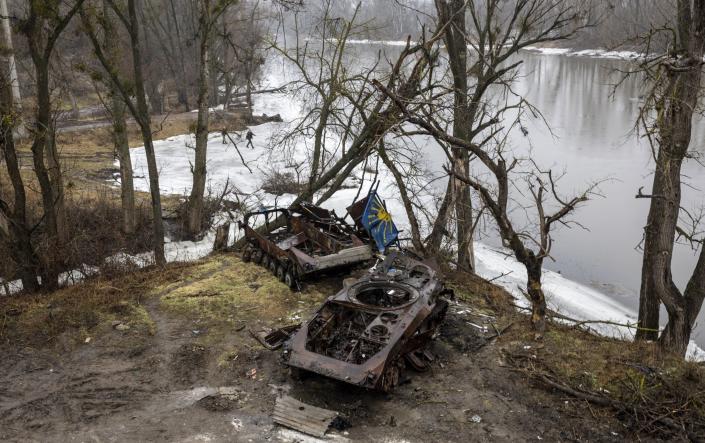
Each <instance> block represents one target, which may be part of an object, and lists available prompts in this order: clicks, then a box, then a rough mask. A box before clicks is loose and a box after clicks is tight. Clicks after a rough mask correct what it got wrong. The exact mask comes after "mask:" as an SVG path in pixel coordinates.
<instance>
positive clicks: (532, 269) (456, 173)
mask: <svg viewBox="0 0 705 443" xmlns="http://www.w3.org/2000/svg"><path fill="white" fill-rule="evenodd" d="M436 7H437V10H438V16H439V17H438V18H439V25H438V29H442V30H443V33H444V42H445V44H446V49H447V51H448V57H449V61H448V64H449V66H450V71H451V79H452V85H451V87H449V88H447V87H446V86H445V84H444V83H443V81H442V79H443V77H441V81H439V80H437V79H436V80H434V79H433V78H431V79H429V80H428V84H427V86H426V87H425V89H424V91H423V93H422V94H421V96H420V98H419V99H417V100H416V101H411V102H409V101H408V100H404V99H402V98H401V97H397V96H395V95H394V94H393V93H390V92H389V91H387V90H386V89H385V88H384V87H381V85H380V90H381V91H382V92H384V93H385V94H387V95H388V96H390V97H391V98H393V99H394V101H395V103H396V104H397V106H398V107H399V108H400V109H401V110H402V111H403V114H404V115H405V120H406V121H407V122H409V123H412V124H413V125H415V126H416V127H417V128H418V129H417V130H415V131H408V130H407V131H406V133H407V134H414V135H418V134H425V135H431V136H433V137H434V138H436V140H438V141H439V143H440V145H441V147H447V148H446V149H445V153H446V156H447V158H448V160H449V163H450V167H448V168H447V170H448V172H449V180H450V182H449V184H448V187H447V192H446V195H445V198H444V201H443V202H442V204H441V206H440V210H439V215H438V217H437V218H436V220H435V222H434V226H433V230H432V233H431V235H430V236H429V237H428V238H427V241H426V245H424V247H425V249H426V250H427V251H430V252H435V251H437V250H438V247H439V245H440V239H441V238H442V235H441V233H442V231H443V227H444V226H445V223H446V220H447V215H448V211H449V210H450V209H451V208H452V207H453V206H455V209H456V216H458V214H460V216H458V217H459V218H461V220H459V223H460V224H461V225H462V226H461V227H459V228H458V235H459V238H458V243H459V245H461V246H462V245H463V242H465V241H466V240H467V241H471V239H467V238H465V236H466V235H468V233H470V234H471V233H472V231H473V230H474V226H475V223H476V221H475V220H476V219H473V218H472V216H471V215H470V214H471V213H470V211H469V201H463V202H458V201H457V199H469V198H470V193H469V191H468V190H467V189H464V188H465V186H462V185H467V186H470V187H471V188H473V189H474V190H475V191H476V192H477V193H478V194H479V196H480V199H481V200H482V203H483V204H484V206H485V207H486V208H487V210H488V211H489V213H490V214H491V215H492V217H493V219H494V220H495V222H496V224H497V227H498V231H499V234H500V237H501V238H502V240H503V243H504V244H505V246H507V247H509V248H510V250H511V251H512V253H513V255H514V256H515V258H516V259H517V260H518V261H519V262H520V263H522V264H523V265H524V266H525V268H526V270H527V274H528V280H527V286H526V292H527V295H528V296H529V299H530V300H531V303H532V306H533V312H532V323H533V324H534V327H535V329H536V331H537V335H539V336H540V335H542V333H543V331H544V328H545V313H546V301H545V297H544V293H543V290H542V287H541V271H542V267H543V260H544V258H546V257H548V256H549V253H550V248H551V244H552V242H551V236H550V233H551V228H552V227H553V225H555V224H556V223H565V220H564V219H565V217H566V216H568V215H569V214H571V213H572V212H573V211H574V210H575V208H576V207H577V206H578V205H579V204H580V203H582V202H584V201H586V200H587V198H588V195H589V194H590V193H591V192H592V189H593V188H592V187H590V188H589V189H588V190H587V191H586V192H584V193H581V194H580V195H578V196H577V197H574V198H569V199H563V198H561V197H560V196H559V194H558V192H557V191H556V188H555V182H554V181H553V179H552V176H551V173H550V171H541V170H540V169H539V168H538V167H533V168H529V169H523V170H522V172H521V174H520V175H519V177H523V178H524V182H525V183H526V184H527V187H528V193H529V194H530V195H532V197H533V198H532V207H534V208H535V210H536V213H537V214H538V217H537V220H536V223H534V226H535V229H534V230H533V231H531V230H526V229H519V228H517V227H516V226H515V225H516V223H515V222H513V221H512V219H511V218H510V217H509V213H510V210H511V207H510V201H511V200H512V198H511V192H510V189H511V187H512V186H513V185H514V184H515V181H514V179H513V178H511V176H510V173H512V172H513V171H515V168H517V166H518V165H520V164H521V163H522V159H521V158H519V157H518V156H516V155H513V154H512V152H511V151H510V150H508V149H507V148H506V141H505V140H506V134H508V132H509V130H510V129H511V128H512V127H514V126H516V125H518V124H519V118H518V117H516V118H515V117H512V115H513V113H518V115H519V116H521V115H522V112H523V111H524V110H527V111H529V113H530V114H531V115H534V116H537V115H540V114H539V113H538V110H536V109H535V108H534V107H532V106H531V105H530V104H529V103H527V102H526V101H525V100H524V99H523V97H521V96H518V95H517V94H515V93H514V92H513V90H512V81H513V79H514V77H515V76H516V75H517V73H518V68H519V67H520V65H521V63H522V61H521V58H520V56H519V55H518V54H519V51H520V50H521V49H522V48H525V47H526V46H529V45H535V44H538V43H543V42H548V41H557V40H564V39H567V38H570V37H571V36H573V35H574V34H575V32H576V31H577V30H578V29H579V28H580V26H581V25H576V19H577V18H578V17H579V16H580V12H579V10H577V9H575V8H572V7H570V6H564V5H562V4H560V3H557V2H553V1H549V0H517V1H515V2H511V3H506V2H503V1H501V0H490V1H487V2H475V1H467V2H463V1H452V2H448V1H441V0H439V1H438V2H437V3H436ZM466 14H467V18H468V19H469V23H470V27H469V29H466V26H465V19H466ZM459 17H460V18H459ZM467 47H469V48H471V52H472V54H473V60H472V63H471V62H470V61H469V54H468V50H467ZM467 78H472V79H473V80H474V84H472V85H468V81H467ZM491 88H494V89H495V92H496V91H497V90H500V91H502V92H501V93H496V94H495V95H494V96H493V95H491V94H490V89H491ZM448 94H450V95H451V99H450V100H446V101H444V100H443V98H444V97H445V96H446V95H448ZM446 102H451V104H449V105H448V104H446ZM471 158H474V159H477V161H479V163H480V164H481V166H482V169H483V171H485V173H488V174H489V178H488V179H486V180H482V179H480V178H478V177H476V176H471V174H470V168H469V160H470V159H471ZM523 163H526V162H523ZM531 164H532V165H533V163H531ZM487 180H489V182H488V181H487ZM454 182H455V183H454ZM457 182H460V183H461V186H459V185H458V184H457ZM402 197H403V195H402ZM454 199H456V200H455V201H454ZM547 199H549V200H551V203H549V204H548V205H547V204H546V201H547ZM515 200H517V201H519V199H515ZM524 204H525V203H524ZM405 206H407V207H408V206H409V205H405ZM553 207H555V208H556V210H555V212H553V213H552V214H549V213H548V210H547V208H553ZM407 212H408V210H407ZM408 216H409V219H410V220H413V219H415V218H416V214H415V213H413V212H412V213H409V214H408ZM412 226H413V224H412ZM532 246H537V248H536V249H535V250H534V249H532ZM464 254H466V255H465V256H464V260H465V263H464V265H465V266H464V265H462V264H459V266H460V267H461V268H463V267H467V265H469V264H471V262H470V261H469V256H470V249H466V251H465V252H464ZM459 257H460V256H459Z"/></svg>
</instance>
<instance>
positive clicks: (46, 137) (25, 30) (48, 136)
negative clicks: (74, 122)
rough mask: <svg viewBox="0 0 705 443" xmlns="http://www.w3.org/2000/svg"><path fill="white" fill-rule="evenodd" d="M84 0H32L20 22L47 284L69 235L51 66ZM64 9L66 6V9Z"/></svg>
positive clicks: (51, 284)
mask: <svg viewBox="0 0 705 443" xmlns="http://www.w3.org/2000/svg"><path fill="white" fill-rule="evenodd" d="M83 2H84V0H75V1H72V2H69V4H68V6H66V7H63V3H64V2H62V1H60V0H52V1H49V2H45V1H39V0H30V1H29V2H28V5H27V15H26V17H24V18H22V19H20V23H19V26H18V28H19V30H20V32H21V33H22V34H23V35H24V36H25V38H26V40H27V43H28V47H29V53H30V55H31V59H32V64H33V66H34V76H35V82H36V99H37V108H36V113H35V116H34V124H33V128H32V136H33V142H32V158H33V161H34V172H35V173H36V175H37V180H38V181H39V187H40V190H41V194H42V205H43V208H44V225H45V230H46V233H47V238H48V241H49V245H50V247H49V251H52V253H51V254H47V256H46V257H44V260H45V261H46V262H47V263H46V264H45V265H44V266H43V271H44V273H43V275H42V282H43V283H42V284H43V285H45V286H47V287H48V288H52V287H55V286H57V285H58V263H57V261H58V256H59V251H60V250H61V244H62V243H65V242H66V240H67V237H68V232H67V226H66V213H65V204H64V186H63V178H62V175H61V167H60V163H59V154H58V151H57V148H56V140H55V136H54V135H55V127H54V122H53V120H52V116H51V115H52V110H51V91H50V88H49V77H50V74H49V68H50V62H51V57H52V53H53V52H54V48H55V46H56V42H57V40H58V39H59V36H60V35H61V33H62V32H63V31H64V30H65V29H66V26H67V25H68V24H69V22H70V21H71V19H72V18H73V16H74V15H75V14H76V12H78V9H79V8H80V7H81V5H82V4H83ZM62 10H64V12H63V13H62ZM50 255H51V256H50Z"/></svg>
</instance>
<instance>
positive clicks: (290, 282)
mask: <svg viewBox="0 0 705 443" xmlns="http://www.w3.org/2000/svg"><path fill="white" fill-rule="evenodd" d="M284 284H285V285H287V286H288V287H289V289H291V290H293V291H296V290H297V289H299V285H298V284H297V283H296V277H294V273H293V272H292V271H291V269H289V270H288V271H286V272H285V273H284Z"/></svg>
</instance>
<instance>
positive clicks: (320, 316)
mask: <svg viewBox="0 0 705 443" xmlns="http://www.w3.org/2000/svg"><path fill="white" fill-rule="evenodd" d="M449 292H450V291H449V290H447V289H446V288H445V287H444V285H443V282H442V281H441V280H439V279H438V278H437V277H436V271H435V270H434V269H433V268H432V267H431V266H429V265H428V264H425V263H423V262H421V261H419V260H417V259H415V258H412V257H410V256H408V255H406V254H404V253H402V252H392V253H391V254H389V255H388V256H387V257H386V259H385V260H384V262H382V263H381V264H378V265H377V267H376V268H375V270H374V271H373V272H371V273H370V274H369V275H367V276H365V277H362V278H360V279H358V280H357V281H355V282H353V283H352V284H350V285H348V286H347V287H346V288H344V289H343V290H341V291H340V292H338V293H337V294H336V295H334V296H332V297H330V298H328V299H327V300H326V301H325V302H324V303H323V305H322V306H321V307H320V308H319V309H318V310H317V311H316V313H315V314H314V315H313V317H312V318H311V319H310V320H309V321H307V322H306V323H304V324H303V325H302V326H301V328H300V329H299V330H298V332H297V333H296V334H294V335H293V337H292V338H291V339H290V340H289V341H288V342H287V343H286V344H285V359H286V360H287V364H288V365H289V366H290V367H292V368H295V369H300V370H305V371H310V372H315V373H318V374H321V375H324V376H327V377H331V378H335V379H338V380H341V381H344V382H347V383H351V384H354V385H358V386H361V387H365V388H370V389H377V390H381V391H385V392H388V391H390V390H392V389H393V388H394V387H395V386H396V385H397V384H398V383H399V379H400V377H401V373H402V370H403V369H404V367H405V366H406V364H407V362H409V363H411V364H412V365H413V366H414V367H417V368H418V367H419V366H423V362H422V361H421V359H420V358H419V355H423V354H422V352H423V351H424V350H425V348H426V346H427V345H428V343H429V342H430V340H431V339H432V338H433V336H434V334H435V333H436V332H437V329H438V327H439V326H440V324H441V322H442V321H443V319H444V317H445V313H446V310H447V308H448V302H447V301H446V300H445V298H444V297H445V295H446V294H448V293H449Z"/></svg>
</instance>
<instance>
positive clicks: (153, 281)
mask: <svg viewBox="0 0 705 443" xmlns="http://www.w3.org/2000/svg"><path fill="white" fill-rule="evenodd" d="M189 268H190V266H188V265H181V264H176V265H171V266H169V267H167V268H165V269H157V268H151V269H143V270H134V271H133V272H130V273H126V274H125V275H123V276H120V277H118V278H112V279H107V278H101V277H99V278H93V279H89V280H88V281H86V282H84V283H81V284H77V285H74V286H70V287H67V288H64V289H61V290H58V291H55V292H53V293H50V294H36V295H23V296H20V297H3V298H0V342H1V343H2V344H3V345H12V346H14V347H23V346H32V347H44V346H48V345H52V344H55V343H56V342H57V341H63V342H66V343H77V342H79V341H82V340H83V339H84V338H85V337H86V336H88V335H95V334H97V333H100V331H101V330H105V329H109V328H111V327H112V326H111V324H112V322H113V321H120V322H123V323H126V324H128V325H129V326H130V327H131V329H132V330H133V331H135V333H145V334H151V333H153V328H154V325H153V323H152V322H151V319H150V318H149V315H148V314H147V312H146V311H145V310H144V307H143V306H142V305H141V303H142V301H143V300H144V297H145V296H147V295H148V294H149V293H150V291H151V289H152V288H153V287H154V285H158V284H164V283H166V282H170V281H174V280H178V279H180V278H181V276H182V275H183V274H184V273H186V272H188V269H189Z"/></svg>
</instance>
